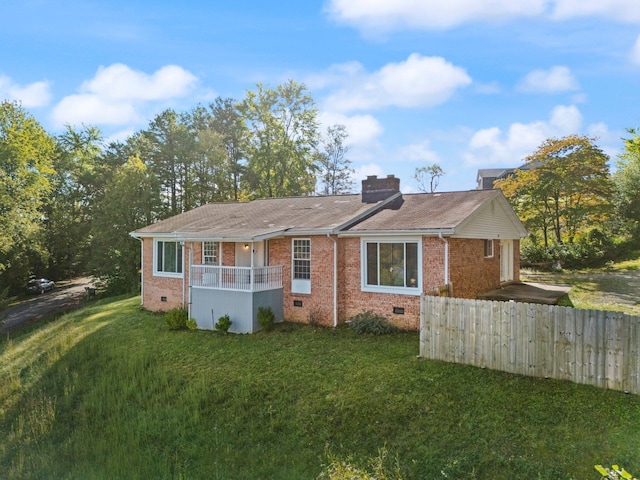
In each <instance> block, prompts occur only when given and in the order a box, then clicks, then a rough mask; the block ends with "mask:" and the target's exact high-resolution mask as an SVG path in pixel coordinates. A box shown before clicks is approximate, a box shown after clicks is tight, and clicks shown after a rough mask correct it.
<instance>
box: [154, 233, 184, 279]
mask: <svg viewBox="0 0 640 480" xmlns="http://www.w3.org/2000/svg"><path fill="white" fill-rule="evenodd" d="M155 257H156V263H155V269H154V273H156V274H159V275H166V276H182V245H180V242H165V241H163V240H157V241H156V254H155Z"/></svg>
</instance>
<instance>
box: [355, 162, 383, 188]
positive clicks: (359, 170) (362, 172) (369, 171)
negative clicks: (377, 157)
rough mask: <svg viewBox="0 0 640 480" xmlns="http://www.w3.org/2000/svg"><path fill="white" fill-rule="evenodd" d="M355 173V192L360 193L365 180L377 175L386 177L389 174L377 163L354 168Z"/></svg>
mask: <svg viewBox="0 0 640 480" xmlns="http://www.w3.org/2000/svg"><path fill="white" fill-rule="evenodd" d="M354 170H355V173H354V174H353V178H354V179H355V180H356V183H357V186H356V188H355V191H357V192H359V191H360V182H361V181H362V180H365V179H366V178H367V177H368V176H369V175H376V176H378V177H386V176H387V173H386V172H385V171H384V169H383V168H382V167H381V166H380V165H378V164H376V163H368V164H366V165H359V166H357V167H355V168H354Z"/></svg>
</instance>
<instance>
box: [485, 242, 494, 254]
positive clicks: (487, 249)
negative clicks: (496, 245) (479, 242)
mask: <svg viewBox="0 0 640 480" xmlns="http://www.w3.org/2000/svg"><path fill="white" fill-rule="evenodd" d="M484 256H485V258H490V257H493V240H485V241H484Z"/></svg>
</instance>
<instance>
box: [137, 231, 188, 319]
mask: <svg viewBox="0 0 640 480" xmlns="http://www.w3.org/2000/svg"><path fill="white" fill-rule="evenodd" d="M143 249H144V250H143V258H144V263H143V265H142V278H143V280H144V286H143V295H142V306H143V307H144V308H146V309H147V310H152V311H154V312H155V311H161V312H166V311H167V310H171V309H172V308H175V307H180V306H182V302H183V299H186V293H185V295H184V297H183V281H182V278H173V277H156V276H154V275H153V265H154V262H155V259H154V257H153V239H151V238H145V239H144V240H143ZM184 256H185V264H186V263H188V261H187V260H188V258H189V249H188V248H187V247H185V251H184ZM184 275H186V276H185V278H189V277H188V275H189V271H188V270H187V271H186V272H184ZM184 284H185V285H186V282H184ZM185 290H186V287H185ZM162 297H166V301H164V302H163V301H162Z"/></svg>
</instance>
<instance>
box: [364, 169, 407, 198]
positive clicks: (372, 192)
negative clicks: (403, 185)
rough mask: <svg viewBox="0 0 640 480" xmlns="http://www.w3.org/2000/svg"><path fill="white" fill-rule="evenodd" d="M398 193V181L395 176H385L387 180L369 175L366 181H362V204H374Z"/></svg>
mask: <svg viewBox="0 0 640 480" xmlns="http://www.w3.org/2000/svg"><path fill="white" fill-rule="evenodd" d="M399 191H400V179H399V178H396V177H395V175H387V178H378V176H377V175H369V176H367V179H366V180H362V203H376V202H379V201H380V200H385V199H387V198H389V197H390V196H391V195H393V194H395V193H398V192H399Z"/></svg>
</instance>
